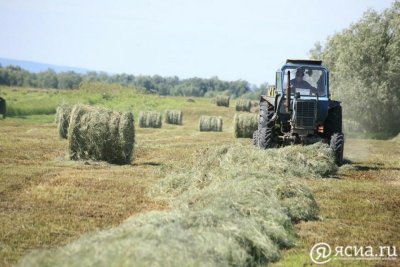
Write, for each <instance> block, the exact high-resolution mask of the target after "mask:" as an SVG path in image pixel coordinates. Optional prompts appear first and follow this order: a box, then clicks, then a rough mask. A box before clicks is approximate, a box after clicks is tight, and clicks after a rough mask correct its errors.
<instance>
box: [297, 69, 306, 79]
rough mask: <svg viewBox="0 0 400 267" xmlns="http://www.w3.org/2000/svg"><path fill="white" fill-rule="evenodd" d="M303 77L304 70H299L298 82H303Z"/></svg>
mask: <svg viewBox="0 0 400 267" xmlns="http://www.w3.org/2000/svg"><path fill="white" fill-rule="evenodd" d="M303 77H304V70H302V69H298V70H297V71H296V80H297V81H302V80H303Z"/></svg>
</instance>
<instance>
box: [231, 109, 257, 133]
mask: <svg viewBox="0 0 400 267" xmlns="http://www.w3.org/2000/svg"><path fill="white" fill-rule="evenodd" d="M233 128H234V132H235V137H236V138H241V137H242V138H253V133H254V131H256V130H257V128H258V115H257V114H235V117H234V126H233Z"/></svg>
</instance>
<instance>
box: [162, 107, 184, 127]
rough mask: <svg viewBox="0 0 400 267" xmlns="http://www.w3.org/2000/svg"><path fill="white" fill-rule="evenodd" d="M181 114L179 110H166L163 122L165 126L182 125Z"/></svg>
mask: <svg viewBox="0 0 400 267" xmlns="http://www.w3.org/2000/svg"><path fill="white" fill-rule="evenodd" d="M182 118H183V114H182V111H181V110H166V111H165V114H164V120H165V123H167V124H176V125H182Z"/></svg>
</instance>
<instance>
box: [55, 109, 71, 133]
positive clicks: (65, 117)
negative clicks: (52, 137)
mask: <svg viewBox="0 0 400 267" xmlns="http://www.w3.org/2000/svg"><path fill="white" fill-rule="evenodd" d="M71 111H72V106H71V105H66V104H64V105H61V106H59V107H57V112H56V124H57V129H58V135H59V136H60V137H61V138H64V139H67V137H68V127H69V119H70V117H71Z"/></svg>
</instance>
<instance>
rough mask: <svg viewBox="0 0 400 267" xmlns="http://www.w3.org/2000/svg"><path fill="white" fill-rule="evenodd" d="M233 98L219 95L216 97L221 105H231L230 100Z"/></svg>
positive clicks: (218, 104) (217, 102) (216, 100)
mask: <svg viewBox="0 0 400 267" xmlns="http://www.w3.org/2000/svg"><path fill="white" fill-rule="evenodd" d="M230 99H231V98H230V97H229V96H223V95H219V96H217V97H216V98H215V103H216V104H217V106H219V107H229V100H230Z"/></svg>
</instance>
